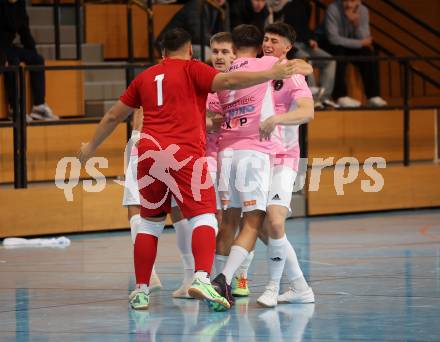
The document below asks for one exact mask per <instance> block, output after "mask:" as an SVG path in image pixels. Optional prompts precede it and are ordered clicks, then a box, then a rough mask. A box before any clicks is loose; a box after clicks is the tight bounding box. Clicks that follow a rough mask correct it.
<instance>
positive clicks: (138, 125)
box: [133, 107, 144, 132]
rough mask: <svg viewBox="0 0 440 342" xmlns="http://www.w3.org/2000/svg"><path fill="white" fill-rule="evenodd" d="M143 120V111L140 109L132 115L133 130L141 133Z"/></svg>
mask: <svg viewBox="0 0 440 342" xmlns="http://www.w3.org/2000/svg"><path fill="white" fill-rule="evenodd" d="M143 119H144V110H143V108H142V107H140V108H139V109H137V110H136V111H135V112H134V113H133V130H136V131H139V132H140V131H142V122H143Z"/></svg>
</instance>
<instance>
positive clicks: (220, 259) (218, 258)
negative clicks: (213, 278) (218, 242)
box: [214, 254, 228, 274]
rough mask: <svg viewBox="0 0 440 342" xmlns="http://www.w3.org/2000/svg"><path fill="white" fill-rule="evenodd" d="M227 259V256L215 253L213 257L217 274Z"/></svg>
mask: <svg viewBox="0 0 440 342" xmlns="http://www.w3.org/2000/svg"><path fill="white" fill-rule="evenodd" d="M227 260H228V257H227V256H225V255H220V254H216V255H215V258H214V265H215V274H219V273H221V272H222V271H223V269H224V268H225V264H226V261H227Z"/></svg>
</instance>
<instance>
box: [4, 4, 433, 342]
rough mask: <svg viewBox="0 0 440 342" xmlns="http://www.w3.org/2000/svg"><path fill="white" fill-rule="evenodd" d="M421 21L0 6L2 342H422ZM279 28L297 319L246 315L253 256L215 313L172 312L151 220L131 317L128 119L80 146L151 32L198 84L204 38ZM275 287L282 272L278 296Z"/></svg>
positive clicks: (429, 86) (416, 13) (345, 14)
mask: <svg viewBox="0 0 440 342" xmlns="http://www.w3.org/2000/svg"><path fill="white" fill-rule="evenodd" d="M439 18H440V3H438V2H436V1H432V0H418V1H413V0H399V1H397V0H310V1H309V0H291V1H285V0H284V1H280V0H267V1H264V0H228V1H225V0H206V1H205V0H188V1H172V0H171V1H169V0H168V1H163V0H162V1H160V0H158V1H152V0H129V1H118V0H105V1H103V0H102V1H101V0H93V1H92V0H1V1H0V341H250V342H251V341H439V340H440V325H439V324H438V317H440V165H439V159H440V151H439V144H440V137H439V130H440V114H439V108H440V50H439V46H440V21H439ZM278 21H283V22H285V23H287V24H289V25H291V26H293V27H294V29H295V31H296V42H295V45H294V48H293V49H292V50H291V51H290V52H289V53H295V55H292V56H293V57H291V56H290V55H289V54H288V57H289V59H290V58H301V59H305V60H306V61H307V62H309V63H310V64H311V65H312V66H313V74H310V75H308V76H307V84H308V87H309V88H310V90H311V94H312V95H313V100H314V116H313V120H311V121H310V122H308V123H307V124H302V125H301V126H300V127H299V137H298V146H299V147H300V150H301V152H300V153H301V154H300V157H301V159H300V160H299V165H298V169H297V176H296V179H295V183H294V185H293V195H292V199H291V202H290V207H291V211H290V212H289V213H288V217H287V218H286V221H285V235H286V237H287V240H288V241H290V243H291V245H292V246H293V248H294V253H296V256H297V260H298V263H299V266H300V268H301V270H302V274H303V277H304V279H305V280H306V282H307V284H308V285H309V286H310V288H311V289H313V293H314V299H313V300H308V301H304V302H300V301H296V302H293V301H292V302H289V303H286V302H281V301H279V300H278V302H277V303H276V304H275V305H273V306H272V307H267V306H262V305H261V303H260V300H259V298H260V296H261V295H262V293H263V292H264V291H265V290H266V289H267V284H268V281H269V278H270V276H271V274H272V273H271V269H270V267H271V266H270V265H271V263H270V260H272V261H274V259H273V258H272V259H271V257H270V255H269V254H268V253H270V252H268V248H267V247H266V245H265V244H263V243H262V241H260V240H258V241H257V243H256V245H255V250H254V257H253V261H252V263H251V264H250V267H249V269H248V271H247V276H246V278H245V279H244V280H245V284H246V286H247V288H248V290H249V295H242V296H235V303H231V302H230V301H229V300H228V303H229V304H231V305H230V308H229V309H228V310H223V311H221V312H218V310H216V309H215V307H214V306H213V305H211V304H212V303H211V304H209V305H207V304H208V302H209V300H204V301H200V300H197V299H195V298H176V296H175V295H173V294H174V292H175V290H176V289H178V288H179V286H180V285H181V284H182V279H183V277H184V269H183V266H182V260H181V255H180V253H179V249H178V243H179V242H178V237H176V231H175V230H176V229H175V227H173V221H172V219H171V216H170V215H167V216H166V221H165V229H164V230H163V233H162V235H161V237H160V239H158V242H157V246H158V247H157V248H158V249H157V256H156V262H155V272H156V273H157V277H158V279H156V282H155V285H153V283H152V282H151V283H150V284H149V287H147V289H148V296H149V297H148V298H149V299H148V301H149V302H147V306H148V308H147V307H146V306H145V307H143V308H142V309H139V307H138V308H137V309H136V308H135V306H134V305H133V303H132V302H133V297H132V296H133V293H134V292H136V290H137V289H139V288H141V287H139V281H137V277H138V274H137V272H135V263H134V258H135V257H136V253H134V249H135V247H134V241H135V239H136V233H135V234H134V236H133V229H132V232H130V226H131V224H132V223H131V220H129V219H128V216H127V208H126V207H124V206H123V205H122V200H123V196H124V184H125V182H124V181H125V180H126V179H127V175H128V173H127V170H128V169H127V164H128V159H129V158H131V157H132V152H130V151H133V149H132V145H130V144H127V142H128V141H129V140H130V141H131V140H132V139H130V137H132V136H133V134H132V132H133V130H136V129H134V128H136V127H135V126H136V123H135V121H133V119H132V117H133V116H134V114H133V115H132V116H129V117H128V118H127V119H126V120H123V122H121V123H119V124H118V125H115V128H114V131H113V132H112V134H111V135H110V136H109V137H107V138H106V139H105V141H104V142H103V143H102V144H101V146H100V147H99V148H98V149H97V150H96V153H95V155H94V157H93V158H91V159H88V160H83V159H81V158H82V157H81V153H83V149H84V145H82V144H84V143H87V142H89V141H90V139H91V138H92V136H93V135H94V134H95V132H96V129H97V127H98V125H99V124H100V121H101V120H102V119H103V117H104V115H105V114H106V113H109V112H111V108H114V106H115V104H116V103H118V100H119V99H120V96H121V95H122V94H123V93H124V91H125V90H126V88H127V87H128V86H129V85H130V83H131V82H132V81H133V80H134V79H135V78H136V77H137V75H139V74H140V73H141V72H142V71H143V70H145V69H147V68H149V67H151V66H153V65H155V64H156V63H160V62H161V57H162V55H161V54H163V53H164V50H163V49H162V50H161V48H160V45H159V41H160V39H161V37H163V35H164V33H166V32H167V30H170V29H171V28H172V27H179V28H183V29H185V30H187V31H188V32H190V33H191V35H192V42H193V46H192V48H191V51H192V52H193V55H192V56H193V57H195V58H197V59H198V60H200V61H204V62H206V63H208V64H210V65H213V64H214V67H215V63H214V62H213V58H214V57H211V56H212V55H211V54H212V52H213V49H210V48H209V47H210V41H209V39H210V37H211V36H212V35H214V34H216V33H217V32H220V31H231V30H233V29H234V27H237V25H240V24H252V25H255V26H257V27H259V25H260V28H261V30H265V28H266V27H267V25H270V24H272V23H276V22H278ZM173 25H174V26H173ZM179 25H180V26H179ZM191 25H192V27H191ZM332 25H333V26H332ZM338 25H340V26H338ZM192 29H193V30H192ZM304 35H305V36H307V39H305V40H304V41H302V39H303V37H304ZM165 36H166V35H165ZM336 36H337V37H338V39H339V40H336V38H335V37H336ZM315 43H316V44H315ZM347 44H348V45H347ZM301 51H302V52H303V53H304V54H301V53H300V52H301ZM318 51H321V53H318ZM262 52H264V53H265V50H264V43H263V49H262ZM332 68H333V69H332ZM156 81H157V80H156ZM160 82H161V81H160ZM270 84H275V83H269V85H268V87H269V86H270ZM164 86H165V85H164ZM157 87H158V88H157V89H159V81H157ZM160 87H162V83H160ZM328 87H331V88H333V89H332V90H329V89H328ZM160 89H162V88H160ZM158 91H159V90H158ZM183 91H184V90H182V89H180V90H179V89H176V93H178V92H183ZM326 94H327V95H326ZM152 98H153V99H154V100H156V95H155V94H153V95H152ZM157 98H158V100H159V94H158V97H157ZM161 101H165V102H166V101H167V95H166V94H165V97H164V98H161ZM289 110H290V109H289ZM292 110H295V109H292ZM208 112H209V111H208ZM208 112H207V118H208V119H210V117H209V113H208ZM144 115H146V114H144ZM104 118H105V117H104ZM225 120H226V119H225ZM243 122H244V121H243ZM180 124H183V123H180ZM220 124H222V125H223V126H222V127H224V122H222V123H220ZM177 126H178V125H177ZM196 133H197V132H196ZM196 137H197V138H198V137H199V136H197V135H196ZM144 138H145V137H143V135H141V138H140V142H139V143H138V144H139V145H136V146H140V145H142V143H143V140H142V139H144ZM139 148H140V147H139ZM80 149H81V152H80ZM130 153H131V155H130ZM164 174H166V175H168V176H169V174H170V171H169V169H167V170H166V171H165V172H164ZM135 179H136V178H135ZM139 182H141V181H139ZM150 182H160V180H159V178H151V181H150ZM287 183H288V182H286V184H285V186H286V188H288V187H289V184H287ZM277 196H278V195H276V196H274V198H272V200H276V199H277ZM225 203H226V202H222V204H223V205H226V204H225ZM248 204H249V203H244V206H246V205H248ZM142 213H143V212H142V211H141V216H142V215H143V214H142ZM244 216H246V215H244V214H242V219H243V217H244ZM224 217H225V216H223V220H224ZM143 219H144V217H143ZM189 221H191V220H189ZM223 222H224V221H223ZM222 227H223V223H220V229H222ZM193 229H194V228H193ZM194 231H195V230H194ZM237 231H238V227H237ZM131 233H132V234H131ZM137 234H140V233H139V232H138V233H137ZM237 234H238V233H237ZM193 236H194V235H193ZM217 237H218V235H217ZM206 243H207V244H208V242H206ZM217 243H218V241H217ZM193 248H194V245H193ZM231 253H232V252H231ZM275 261H276V260H275ZM195 271H197V270H195ZM207 272H208V271H207ZM208 273H209V272H208ZM217 273H220V271H219V270H217V269H216V268H215V267H213V269H212V273H211V274H210V275H211V279H213V278H214V276H215V275H216V274H217ZM208 276H209V274H208ZM237 277H238V276H237ZM159 279H160V281H159ZM234 279H238V278H234ZM234 281H235V280H234ZM193 284H194V283H193ZM235 286H238V285H235ZM240 286H241V285H240ZM291 286H293V285H292V284H291V281H290V280H289V279H288V277H287V275H286V272H284V275H283V277H282V278H281V283H280V288H279V290H280V291H281V292H280V294H281V293H282V292H284V291H288V290H289V289H292V287H291ZM146 291H147V290H146ZM219 293H220V292H219ZM233 293H234V292H233ZM225 298H226V299H228V298H227V297H226V295H225ZM278 298H279V297H278ZM228 306H229V305H228Z"/></svg>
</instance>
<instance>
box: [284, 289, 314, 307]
mask: <svg viewBox="0 0 440 342" xmlns="http://www.w3.org/2000/svg"><path fill="white" fill-rule="evenodd" d="M314 302H315V295H314V293H313V290H312V288H311V287H310V286H307V288H305V289H303V290H298V289H295V287H294V286H293V284H292V285H291V286H289V289H288V290H287V291H286V292H284V293H283V294H281V295H279V296H278V303H280V304H307V303H314Z"/></svg>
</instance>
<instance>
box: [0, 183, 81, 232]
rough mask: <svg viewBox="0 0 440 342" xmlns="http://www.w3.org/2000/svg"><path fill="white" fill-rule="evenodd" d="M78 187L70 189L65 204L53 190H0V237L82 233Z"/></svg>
mask: <svg viewBox="0 0 440 342" xmlns="http://www.w3.org/2000/svg"><path fill="white" fill-rule="evenodd" d="M81 191H82V190H81V188H80V187H77V188H75V189H73V195H74V201H73V202H67V201H66V200H65V197H64V193H63V192H62V191H61V190H60V189H58V188H56V187H55V185H54V184H51V185H49V186H42V185H36V186H33V187H32V188H29V189H19V190H15V189H1V190H0V203H1V204H2V205H1V206H0V237H7V236H26V235H40V234H57V233H66V232H77V231H81V230H82V216H81V215H82V211H81V209H82V197H81Z"/></svg>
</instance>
